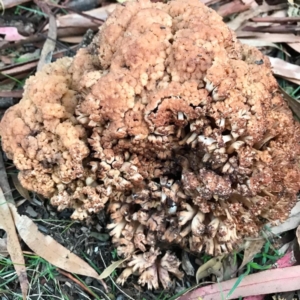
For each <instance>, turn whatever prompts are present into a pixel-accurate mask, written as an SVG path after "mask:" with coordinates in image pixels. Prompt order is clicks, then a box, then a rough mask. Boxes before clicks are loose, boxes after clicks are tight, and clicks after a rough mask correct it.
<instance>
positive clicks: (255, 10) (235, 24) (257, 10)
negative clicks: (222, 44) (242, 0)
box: [227, 1, 285, 30]
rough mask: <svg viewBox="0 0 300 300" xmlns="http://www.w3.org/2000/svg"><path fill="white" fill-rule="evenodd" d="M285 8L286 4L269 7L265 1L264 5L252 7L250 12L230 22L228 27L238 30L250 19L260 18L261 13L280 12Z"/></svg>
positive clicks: (241, 14) (243, 13)
mask: <svg viewBox="0 0 300 300" xmlns="http://www.w3.org/2000/svg"><path fill="white" fill-rule="evenodd" d="M283 7H285V4H278V5H272V6H270V5H268V4H267V3H266V2H265V1H263V4H262V5H257V6H252V8H251V9H250V10H248V11H245V12H242V13H240V14H239V15H238V16H237V17H236V18H234V19H233V20H232V21H230V22H228V23H227V25H228V26H229V28H231V29H232V30H238V29H239V28H240V27H241V26H242V25H243V24H244V23H245V22H247V21H248V20H249V19H252V18H254V17H256V16H258V15H259V14H261V13H264V12H268V11H274V10H279V9H282V8H283Z"/></svg>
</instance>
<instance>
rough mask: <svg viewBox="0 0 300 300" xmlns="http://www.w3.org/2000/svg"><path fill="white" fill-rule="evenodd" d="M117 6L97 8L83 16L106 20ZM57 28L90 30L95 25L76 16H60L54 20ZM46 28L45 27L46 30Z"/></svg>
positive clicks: (110, 5) (86, 19)
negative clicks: (83, 28)
mask: <svg viewBox="0 0 300 300" xmlns="http://www.w3.org/2000/svg"><path fill="white" fill-rule="evenodd" d="M117 5H118V4H109V5H105V6H102V7H99V8H95V9H92V10H89V11H86V12H85V14H87V15H90V16H92V17H95V18H97V19H102V20H106V19H107V17H108V16H109V15H110V14H111V13H112V12H113V11H114V9H115V8H116V6H117ZM56 24H57V27H85V28H91V27H94V26H95V23H94V22H92V21H91V20H90V19H88V18H85V17H83V16H80V15H78V14H75V13H74V14H67V15H62V16H60V17H58V18H57V20H56ZM47 28H48V26H46V27H45V29H47Z"/></svg>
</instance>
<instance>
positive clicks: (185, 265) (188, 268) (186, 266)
mask: <svg viewBox="0 0 300 300" xmlns="http://www.w3.org/2000/svg"><path fill="white" fill-rule="evenodd" d="M181 261H182V263H181V266H182V269H183V270H184V271H185V273H186V274H187V275H189V276H194V274H195V269H194V267H193V265H192V263H191V261H190V258H189V256H188V254H187V252H186V251H184V250H183V251H182V259H181Z"/></svg>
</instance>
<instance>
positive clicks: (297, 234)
mask: <svg viewBox="0 0 300 300" xmlns="http://www.w3.org/2000/svg"><path fill="white" fill-rule="evenodd" d="M296 236H297V240H298V244H299V246H300V226H298V227H297V230H296Z"/></svg>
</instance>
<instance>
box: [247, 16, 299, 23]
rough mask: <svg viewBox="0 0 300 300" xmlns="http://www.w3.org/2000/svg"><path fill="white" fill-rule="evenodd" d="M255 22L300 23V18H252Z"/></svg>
mask: <svg viewBox="0 0 300 300" xmlns="http://www.w3.org/2000/svg"><path fill="white" fill-rule="evenodd" d="M252 21H253V22H256V23H259V22H268V23H287V22H300V17H278V18H277V17H256V18H252Z"/></svg>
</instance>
